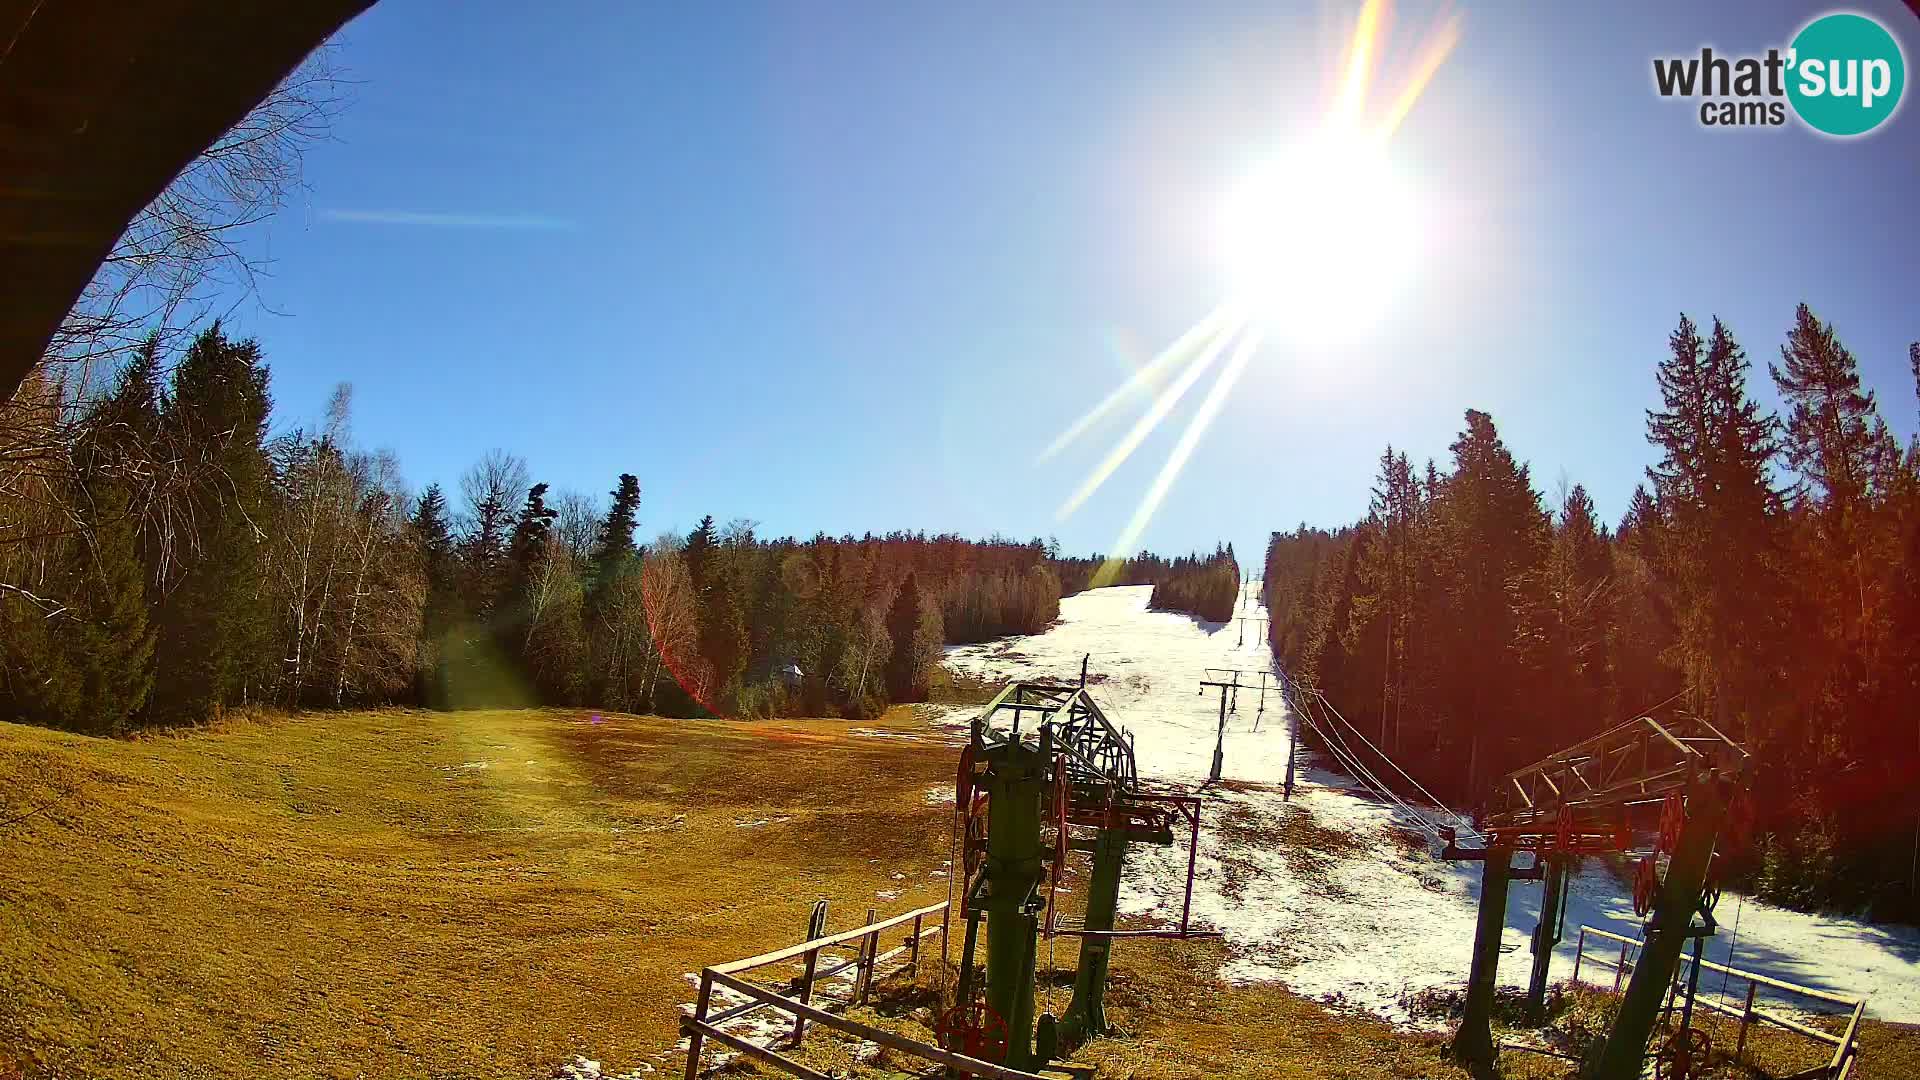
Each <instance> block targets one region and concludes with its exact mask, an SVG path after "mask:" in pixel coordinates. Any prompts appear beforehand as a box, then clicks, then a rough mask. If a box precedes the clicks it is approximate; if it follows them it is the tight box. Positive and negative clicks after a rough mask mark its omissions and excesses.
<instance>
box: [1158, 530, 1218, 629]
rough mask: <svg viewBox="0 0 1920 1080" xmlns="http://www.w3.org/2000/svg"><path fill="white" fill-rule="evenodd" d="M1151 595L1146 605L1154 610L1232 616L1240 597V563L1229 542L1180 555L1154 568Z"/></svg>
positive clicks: (1215, 617) (1207, 616) (1212, 617)
mask: <svg viewBox="0 0 1920 1080" xmlns="http://www.w3.org/2000/svg"><path fill="white" fill-rule="evenodd" d="M1150 580H1152V582H1153V595H1152V596H1151V597H1150V598H1148V600H1147V606H1148V607H1150V608H1152V609H1154V610H1155V611H1183V612H1186V613H1187V614H1189V615H1197V616H1199V617H1200V618H1202V619H1207V620H1210V621H1212V622H1226V621H1227V620H1228V619H1231V618H1233V608H1234V605H1235V604H1236V603H1237V602H1239V599H1240V563H1239V562H1238V561H1237V560H1235V559H1234V557H1233V545H1231V544H1227V545H1225V546H1222V547H1218V548H1215V549H1214V552H1213V554H1211V555H1204V556H1203V555H1197V554H1195V555H1184V556H1181V557H1179V558H1176V559H1174V560H1172V561H1171V562H1168V563H1166V564H1164V565H1163V566H1161V567H1159V568H1157V572H1155V573H1154V574H1153V576H1152V578H1151V579H1150Z"/></svg>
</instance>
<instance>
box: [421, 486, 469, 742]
mask: <svg viewBox="0 0 1920 1080" xmlns="http://www.w3.org/2000/svg"><path fill="white" fill-rule="evenodd" d="M412 526H413V541H414V543H415V544H416V545H417V549H418V551H419V559H420V566H421V573H422V575H423V577H424V579H425V587H426V600H425V603H424V604H423V606H422V610H421V616H420V638H421V642H422V646H423V647H422V648H421V650H420V686H419V694H420V696H421V699H422V700H423V701H425V702H426V703H427V704H429V705H434V706H443V705H445V703H446V701H447V670H446V655H445V653H444V651H443V650H444V648H445V645H446V642H447V637H448V634H449V633H451V632H452V630H453V628H454V626H456V625H457V624H458V623H459V622H460V621H461V612H460V582H459V565H458V561H457V556H456V552H455V549H454V540H453V523H452V521H451V520H450V519H449V517H448V514H447V497H446V495H445V494H443V493H442V492H441V490H440V485H439V484H428V485H427V489H426V490H425V491H424V492H421V494H420V498H419V501H417V502H416V503H415V504H414V510H413V521H412Z"/></svg>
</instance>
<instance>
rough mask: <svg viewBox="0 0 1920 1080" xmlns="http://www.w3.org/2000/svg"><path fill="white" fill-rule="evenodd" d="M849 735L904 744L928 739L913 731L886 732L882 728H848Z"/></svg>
mask: <svg viewBox="0 0 1920 1080" xmlns="http://www.w3.org/2000/svg"><path fill="white" fill-rule="evenodd" d="M847 734H849V735H859V736H862V737H864V738H868V739H899V740H900V741H902V742H926V741H927V740H926V738H925V737H924V736H921V735H915V734H914V733H913V732H911V731H885V730H882V729H880V728H848V729H847Z"/></svg>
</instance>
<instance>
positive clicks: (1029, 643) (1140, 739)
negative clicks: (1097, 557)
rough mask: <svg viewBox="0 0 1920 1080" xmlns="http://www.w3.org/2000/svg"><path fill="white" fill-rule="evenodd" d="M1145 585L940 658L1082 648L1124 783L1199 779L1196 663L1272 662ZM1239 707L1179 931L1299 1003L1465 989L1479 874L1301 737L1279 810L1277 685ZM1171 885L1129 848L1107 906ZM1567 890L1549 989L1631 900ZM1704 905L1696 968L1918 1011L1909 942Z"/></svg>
mask: <svg viewBox="0 0 1920 1080" xmlns="http://www.w3.org/2000/svg"><path fill="white" fill-rule="evenodd" d="M1150 591H1151V589H1150V587H1148V586H1144V585H1142V586H1122V587H1116V588H1108V589H1096V590H1093V591H1090V592H1086V593H1082V594H1080V595H1078V596H1073V597H1069V598H1067V599H1066V600H1063V601H1061V604H1060V621H1059V622H1058V623H1056V624H1055V625H1054V626H1053V627H1052V628H1050V629H1049V630H1047V631H1046V632H1045V633H1042V634H1037V635H1034V636H1031V637H1018V638H1004V639H1001V640H998V641H993V642H987V643H984V644H980V645H969V646H963V647H958V648H953V649H950V650H948V653H947V659H946V663H947V665H948V666H949V667H950V668H952V669H953V670H955V671H956V672H959V673H962V674H966V675H972V676H976V677H980V678H986V679H992V680H1008V679H1019V678H1040V677H1047V678H1056V679H1058V678H1071V677H1077V676H1078V674H1079V671H1080V659H1081V657H1082V656H1083V655H1086V654H1089V653H1090V654H1092V661H1091V665H1090V671H1091V672H1092V676H1093V678H1092V680H1091V684H1092V686H1093V690H1094V696H1095V697H1096V698H1098V699H1099V701H1100V702H1101V704H1102V705H1103V706H1105V707H1106V708H1107V711H1108V714H1109V715H1110V716H1112V717H1113V719H1114V720H1115V722H1116V723H1118V724H1120V725H1122V726H1124V727H1126V728H1128V729H1130V730H1131V731H1133V732H1134V734H1135V737H1136V740H1137V743H1136V747H1137V750H1138V757H1139V766H1140V773H1141V775H1142V777H1144V778H1149V779H1157V780H1165V781H1170V782H1175V783H1180V784H1185V785H1188V786H1192V787H1199V786H1200V785H1201V783H1202V782H1203V781H1205V780H1206V778H1207V772H1208V767H1209V765H1210V764H1211V762H1212V757H1213V746H1214V733H1215V729H1216V726H1217V723H1218V718H1219V712H1218V710H1219V698H1218V693H1217V691H1213V690H1208V691H1207V692H1205V693H1204V694H1202V693H1200V686H1199V682H1200V679H1201V673H1202V670H1203V669H1205V668H1216V669H1219V668H1238V669H1239V670H1241V671H1242V672H1247V673H1252V672H1256V671H1259V670H1263V669H1265V670H1271V669H1272V664H1273V662H1272V657H1271V653H1270V652H1269V650H1268V649H1267V645H1266V642H1265V639H1264V633H1263V632H1262V631H1261V630H1259V629H1258V624H1248V627H1247V630H1246V632H1245V635H1244V641H1242V640H1241V639H1242V633H1241V629H1240V624H1239V623H1238V622H1229V623H1224V624H1223V623H1208V622H1201V621H1199V620H1196V619H1193V618H1190V617H1188V616H1185V615H1178V614H1172V613H1167V612H1156V611H1148V610H1147V608H1146V605H1147V596H1148V594H1149V592H1150ZM1257 595H1258V591H1257V587H1256V588H1255V589H1254V590H1253V591H1252V592H1251V595H1250V597H1249V598H1248V599H1247V600H1245V601H1243V603H1244V604H1245V605H1247V608H1246V610H1247V613H1249V614H1257V615H1264V614H1265V612H1264V610H1261V609H1260V608H1259V606H1258V601H1257V600H1256V599H1253V597H1257ZM1243 681H1244V680H1243ZM1237 704H1238V709H1237V711H1236V712H1234V713H1232V714H1230V715H1229V716H1228V718H1227V737H1226V766H1225V769H1224V770H1223V772H1224V778H1225V779H1226V780H1227V781H1229V783H1227V784H1223V785H1219V786H1216V787H1213V788H1210V789H1209V791H1208V794H1209V799H1208V803H1207V807H1206V811H1205V818H1204V831H1203V833H1202V836H1201V847H1200V858H1199V871H1198V880H1197V882H1196V885H1195V888H1194V919H1195V922H1196V923H1197V924H1200V925H1206V926H1211V927H1212V928H1215V929H1219V930H1221V931H1223V932H1224V933H1225V935H1226V942H1227V945H1228V949H1229V952H1230V960H1229V962H1228V965H1227V968H1226V970H1225V975H1226V977H1227V978H1229V979H1231V980H1234V981H1239V982H1255V981H1277V982H1279V983H1282V984H1284V985H1286V986H1287V987H1289V988H1290V989H1292V990H1293V991H1294V992H1296V993H1299V994H1303V995H1306V996H1309V997H1314V998H1319V999H1323V1000H1326V1001H1329V1002H1333V1003H1337V1004H1342V1005H1346V1006H1350V1007H1354V1008H1358V1009H1363V1010H1366V1011H1369V1012H1373V1013H1376V1014H1378V1015H1381V1016H1383V1017H1386V1018H1388V1019H1391V1020H1395V1021H1397V1022H1401V1023H1411V1022H1412V1017H1411V1016H1410V1014H1409V1012H1408V1009H1407V1007H1406V997H1407V995H1408V994H1409V993H1411V992H1417V991H1420V990H1423V989H1427V988H1431V987H1441V986H1450V985H1453V986H1457V985H1462V984H1464V983H1465V981H1466V977H1467V964H1468V951H1469V948H1470V946H1471V945H1472V940H1473V924H1474V912H1475V906H1476V904H1477V903H1478V893H1479V873H1478V867H1477V866H1476V865H1474V864H1470V863H1461V864H1453V863H1447V862H1443V861H1439V860H1437V859H1435V858H1433V857H1432V855H1431V854H1429V851H1428V849H1427V848H1426V847H1425V846H1424V845H1423V844H1422V843H1420V842H1418V839H1417V835H1416V836H1415V837H1414V839H1412V840H1409V839H1408V831H1407V830H1406V829H1404V828H1402V829H1394V828H1392V827H1391V826H1392V824H1393V822H1394V820H1395V814H1396V813H1397V811H1395V810H1394V809H1393V808H1392V807H1390V806H1388V805H1386V804H1384V803H1381V802H1379V801H1377V800H1373V799H1369V798H1366V797H1363V796H1362V795H1359V794H1355V793H1354V792H1355V790H1356V785H1355V783H1354V781H1352V780H1351V779H1349V778H1348V777H1346V776H1343V775H1340V774H1338V773H1336V772H1334V771H1331V770H1330V769H1328V768H1327V767H1326V765H1327V763H1325V762H1322V761H1320V760H1318V759H1316V758H1314V757H1313V756H1312V755H1311V753H1310V752H1309V751H1308V750H1307V749H1306V748H1305V747H1304V746H1303V747H1302V748H1301V751H1300V755H1301V756H1300V760H1299V762H1297V763H1296V764H1297V766H1298V768H1299V772H1298V777H1297V784H1296V787H1295V791H1294V796H1293V799H1292V801H1291V803H1290V804H1289V803H1286V802H1283V801H1282V796H1281V791H1280V784H1281V781H1282V779H1283V778H1284V776H1285V771H1286V760H1287V750H1288V744H1289V741H1290V739H1291V732H1290V727H1291V717H1289V716H1288V715H1287V713H1286V711H1285V710H1284V708H1283V706H1282V705H1281V703H1280V702H1279V700H1278V695H1277V694H1269V695H1268V697H1267V703H1266V711H1265V713H1264V714H1261V713H1258V711H1257V709H1258V705H1259V702H1258V700H1257V695H1255V694H1251V693H1248V692H1247V691H1244V690H1243V691H1241V692H1240V696H1239V701H1238V703H1237ZM974 711H975V710H971V709H957V710H954V711H953V712H952V713H950V714H949V715H948V717H947V720H948V721H949V722H955V723H960V722H964V721H965V720H966V719H968V718H969V717H970V716H971V715H972V714H973V713H974ZM1236 782H1237V783H1236ZM1185 877H1186V852H1185V850H1184V849H1183V848H1180V847H1176V848H1172V849H1168V848H1155V847H1148V846H1139V847H1135V848H1133V849H1132V851H1131V852H1130V854H1129V856H1128V864H1127V876H1126V882H1125V891H1124V894H1123V896H1122V901H1121V902H1122V912H1123V914H1124V915H1129V916H1136V917H1141V918H1143V919H1146V920H1150V921H1156V922H1167V923H1171V922H1175V921H1177V920H1178V918H1179V911H1180V899H1181V891H1182V888H1183V886H1184V883H1185ZM1541 891H1542V890H1541V887H1540V886H1539V885H1538V884H1529V883H1522V882H1515V883H1514V885H1513V887H1512V896H1511V899H1510V901H1509V903H1508V910H1507V933H1506V941H1505V945H1506V949H1505V955H1504V956H1503V957H1502V958H1501V965H1500V978H1501V980H1502V982H1504V983H1506V984H1509V985H1515V986H1523V985H1525V982H1526V979H1527V974H1528V971H1529V969H1530V967H1531V962H1532V957H1531V955H1530V954H1529V953H1528V951H1527V946H1528V942H1529V940H1530V938H1531V935H1532V932H1533V928H1534V924H1535V922H1536V921H1537V919H1538V913H1539V905H1540V894H1541ZM1570 891H1571V901H1570V904H1569V909H1568V912H1567V919H1566V927H1567V934H1566V940H1565V941H1563V942H1562V943H1561V945H1560V947H1559V949H1558V951H1557V953H1556V955H1555V957H1554V964H1553V978H1554V979H1555V980H1560V979H1565V978H1566V977H1567V975H1568V974H1569V973H1570V972H1571V970H1572V966H1573V952H1574V939H1575V938H1576V937H1577V936H1578V932H1579V927H1580V926H1581V924H1583V923H1584V924H1587V925H1590V926H1596V927H1602V928H1605V929H1609V930H1612V931H1614V932H1615V933H1619V934H1624V935H1627V936H1629V937H1637V936H1638V935H1639V921H1638V920H1637V919H1636V918H1635V916H1634V914H1633V906H1632V903H1631V900H1630V894H1629V893H1628V892H1627V891H1626V890H1624V889H1623V888H1622V887H1621V886H1620V884H1619V883H1618V882H1617V881H1616V880H1615V879H1614V878H1613V876H1612V875H1611V874H1610V873H1608V872H1607V870H1606V869H1605V868H1604V867H1603V866H1602V865H1601V864H1600V863H1599V862H1598V861H1597V860H1589V861H1588V863H1587V865H1586V866H1585V867H1584V868H1583V870H1582V871H1581V872H1580V873H1578V874H1577V875H1576V876H1575V877H1574V879H1573V880H1572V881H1571V882H1570ZM1718 914H1719V916H1720V919H1721V923H1722V928H1721V932H1720V935H1719V936H1718V937H1716V938H1714V939H1712V940H1711V941H1710V942H1709V948H1708V954H1707V955H1708V957H1709V958H1710V959H1714V960H1719V961H1722V962H1725V961H1726V959H1727V954H1728V952H1729V949H1731V950H1732V953H1733V960H1734V965H1735V966H1737V967H1741V968H1744V969H1747V970H1756V971H1760V972H1762V973H1764V974H1768V975H1772V976H1775V977H1777V978H1782V979H1787V980H1790V981H1793V982H1797V983H1801V984H1804V985H1808V986H1814V987H1819V988H1823V989H1828V990H1832V991H1834V992H1837V993H1843V994H1862V993H1864V994H1866V995H1867V996H1868V999H1869V1000H1868V1010H1869V1015H1873V1016H1877V1017H1880V1018H1882V1019H1886V1020H1895V1021H1904V1022H1920V933H1917V932H1915V931H1913V930H1911V929H1907V928H1892V927H1880V926H1875V925H1873V924H1870V923H1863V922H1859V921H1857V920H1852V919H1844V918H1827V917H1821V916H1814V915H1802V914H1799V913H1797V912H1791V911H1785V910H1782V909H1780V908H1775V907H1771V906H1768V905H1766V904H1762V903H1760V902H1758V901H1755V900H1751V899H1743V898H1740V897H1737V896H1735V895H1733V894H1732V893H1728V894H1727V896H1726V897H1725V898H1724V899H1722V901H1721V903H1720V907H1719V909H1718ZM1736 927H1737V929H1738V936H1737V939H1736V937H1735V934H1734V931H1735V929H1736ZM1610 948H1611V949H1614V950H1617V946H1612V947H1610ZM1600 955H1601V956H1606V955H1608V950H1607V949H1603V950H1602V951H1601V953H1600ZM1701 986H1702V990H1703V992H1707V993H1714V994H1717V993H1719V992H1720V990H1721V979H1720V976H1719V975H1718V974H1716V973H1713V972H1707V973H1706V974H1705V976H1703V978H1702V982H1701ZM1745 989H1746V988H1745V986H1744V983H1743V982H1741V981H1736V982H1735V983H1734V984H1733V985H1732V986H1730V987H1728V988H1727V993H1728V994H1730V995H1732V996H1733V997H1734V998H1736V999H1737V998H1738V997H1740V996H1742V995H1744V993H1745ZM1786 1003H1787V1004H1792V1005H1795V1006H1796V1007H1798V1006H1802V1005H1804V1004H1806V1003H1805V1002H1804V1001H1802V1000H1794V1001H1791V1002H1786Z"/></svg>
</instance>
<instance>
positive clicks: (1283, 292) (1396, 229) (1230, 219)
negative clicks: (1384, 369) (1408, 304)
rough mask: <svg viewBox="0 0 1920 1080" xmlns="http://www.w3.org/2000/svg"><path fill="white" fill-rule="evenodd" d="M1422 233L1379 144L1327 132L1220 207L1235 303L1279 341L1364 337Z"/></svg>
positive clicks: (1270, 164)
mask: <svg viewBox="0 0 1920 1080" xmlns="http://www.w3.org/2000/svg"><path fill="white" fill-rule="evenodd" d="M1419 226H1420V221H1419V215H1418V214H1417V213H1416V208H1415V206H1414V200H1413V197H1412V193H1411V192H1410V190H1409V189H1408V187H1407V185H1406V184H1405V183H1403V182H1402V180H1401V178H1400V176H1399V175H1398V174H1397V173H1396V172H1395V171H1394V169H1393V165H1392V162H1391V161H1390V160H1389V159H1388V158H1387V155H1386V153H1385V145H1384V142H1383V141H1382V140H1378V139H1373V138H1368V137H1366V136H1362V135H1353V134H1346V133H1339V132H1323V133H1322V134H1320V135H1319V136H1318V137H1316V138H1313V139H1310V140H1306V141H1303V142H1301V143H1300V144H1298V145H1296V146H1295V147H1293V148H1292V149H1291V151H1289V152H1287V153H1284V154H1281V155H1278V156H1276V157H1274V158H1272V159H1269V160H1268V161H1267V162H1265V163H1264V164H1263V165H1262V166H1261V167H1260V168H1258V169H1256V170H1255V171H1254V172H1252V173H1251V174H1250V175H1248V176H1247V177H1246V178H1245V179H1244V180H1242V181H1241V183H1240V185H1239V186H1238V187H1237V188H1235V189H1234V190H1233V192H1232V194H1231V195H1230V196H1229V198H1228V199H1227V200H1226V202H1225V204H1224V205H1223V206H1222V208H1221V214H1220V221H1219V226H1218V227H1219V246H1220V258H1221V262H1222V265H1223V269H1224V271H1225V273H1226V276H1227V290H1228V294H1229V296H1230V297H1231V300H1230V302H1231V303H1232V304H1233V305H1234V306H1235V307H1236V308H1238V309H1240V310H1242V311H1244V312H1245V313H1246V314H1247V316H1248V317H1249V318H1251V319H1253V320H1255V321H1257V322H1258V323H1259V324H1261V325H1262V326H1263V328H1264V329H1265V330H1266V332H1267V333H1268V334H1270V335H1273V336H1275V337H1281V338H1291V339H1294V340H1295V341H1300V342H1318V343H1327V342H1332V341H1340V340H1349V339H1352V338H1354V337H1357V336H1360V335H1362V334H1364V333H1365V332H1366V331H1367V330H1369V329H1370V328H1371V326H1372V325H1373V323H1374V322H1375V321H1376V320H1377V319H1378V318H1379V317H1380V315H1381V314H1382V313H1383V312H1384V310H1385V309H1386V308H1387V306H1388V303H1389V301H1390V300H1391V299H1392V298H1393V296H1394V294H1395V293H1397V292H1398V291H1399V287H1400V285H1401V284H1402V283H1403V282H1404V280H1405V279H1406V277H1407V274H1408V271H1409V270H1410V269H1411V267H1412V264H1413V261H1414V259H1415V257H1416V255H1417V253H1418V249H1419V241H1420V227H1419Z"/></svg>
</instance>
